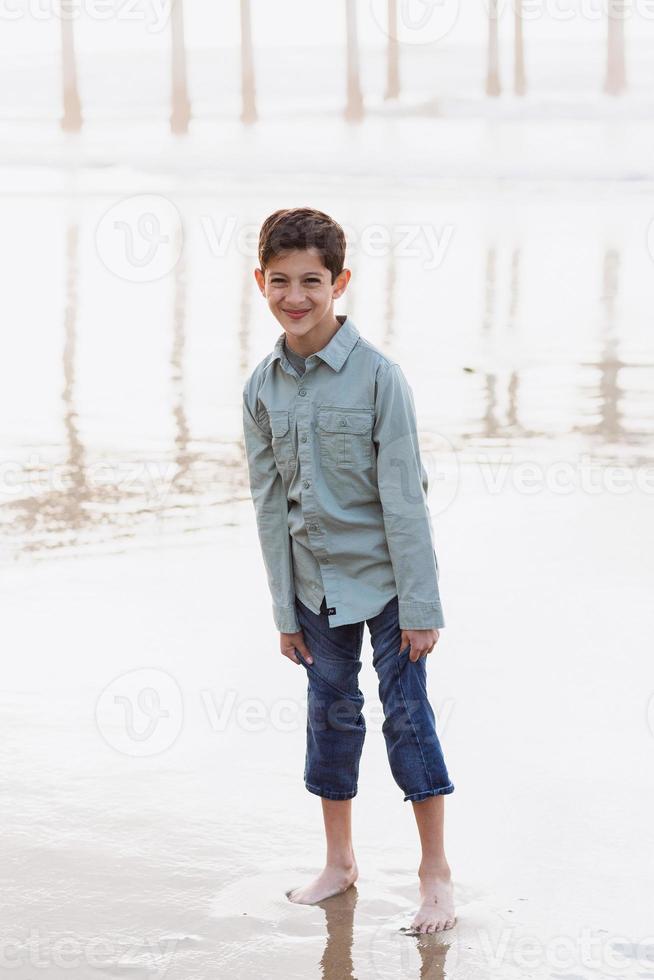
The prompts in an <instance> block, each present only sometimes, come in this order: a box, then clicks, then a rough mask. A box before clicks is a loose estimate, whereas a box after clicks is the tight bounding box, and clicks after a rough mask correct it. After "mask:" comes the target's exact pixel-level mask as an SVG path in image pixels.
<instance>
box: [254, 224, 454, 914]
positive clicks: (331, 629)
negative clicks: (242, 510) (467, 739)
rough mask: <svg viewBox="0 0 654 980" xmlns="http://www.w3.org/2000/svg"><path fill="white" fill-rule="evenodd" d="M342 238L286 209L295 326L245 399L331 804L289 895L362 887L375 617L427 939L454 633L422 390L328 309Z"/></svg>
mask: <svg viewBox="0 0 654 980" xmlns="http://www.w3.org/2000/svg"><path fill="white" fill-rule="evenodd" d="M345 245H346V243H345V235H344V233H343V229H342V228H341V227H340V225H338V224H337V223H336V222H335V221H334V220H333V219H332V218H330V217H329V215H327V214H325V213H324V212H322V211H317V210H315V209H313V208H290V209H283V210H279V211H275V212H274V213H273V214H271V215H270V216H269V217H268V218H266V220H265V221H264V223H263V225H262V227H261V232H260V237H259V265H260V268H258V269H255V273H254V274H255V278H256V281H257V284H258V286H259V289H260V291H261V293H262V295H263V296H264V298H265V299H266V300H267V302H268V306H269V307H270V310H271V312H272V314H273V316H274V317H275V318H276V319H277V320H278V321H279V323H280V324H281V326H282V327H283V330H284V332H283V333H282V334H281V335H280V336H279V337H278V339H277V342H276V344H275V348H274V351H273V352H272V353H271V354H269V355H267V356H266V357H265V358H264V359H263V361H261V362H260V363H259V364H258V365H257V367H256V368H255V369H254V371H253V372H252V374H251V375H250V377H249V378H248V379H247V381H246V383H245V386H244V388H243V431H244V437H245V447H246V452H247V459H248V471H249V480H250V488H251V492H252V499H253V503H254V507H255V513H256V520H257V528H258V532H259V539H260V543H261V549H262V554H263V559H264V564H265V568H266V574H267V578H268V584H269V588H270V592H271V595H272V600H273V607H272V609H273V618H274V620H275V625H276V627H277V629H278V630H279V633H280V650H281V653H282V654H283V655H284V656H285V657H287V658H288V659H289V660H291V661H292V662H293V663H295V664H298V665H302V666H303V667H304V668H305V670H306V673H307V708H308V712H307V751H306V761H305V771H304V781H305V786H306V788H307V790H308V791H309V792H311V793H315V794H317V795H318V796H320V797H321V801H322V810H323V820H324V826H325V836H326V844H327V857H326V864H325V868H324V869H323V871H322V872H321V874H320V875H319V876H318V877H317V878H316V879H314V880H313V881H311V882H309V883H308V884H307V885H305V886H303V887H301V888H295V889H291V890H289V891H288V892H286V895H287V897H288V898H289V899H290V900H291V901H293V902H299V903H304V904H314V903H316V902H320V901H322V900H323V899H325V898H327V897H329V896H330V895H335V894H338V893H339V892H342V891H345V890H346V889H347V888H348V887H349V886H350V885H351V884H353V883H354V881H355V880H356V879H357V876H358V869H357V864H356V860H355V857H354V851H353V847H352V838H351V805H352V797H354V796H355V795H356V792H357V779H358V770H359V759H360V755H361V749H362V746H363V740H364V736H365V721H364V718H363V714H362V706H363V695H362V694H361V691H360V690H359V687H358V683H357V677H358V673H359V670H360V668H361V660H360V654H361V645H362V640H363V629H364V625H365V624H366V623H367V625H368V629H369V632H370V638H371V644H372V648H373V665H374V667H375V670H376V671H377V674H378V678H379V696H380V699H381V702H382V705H383V709H384V718H385V720H384V724H383V727H382V731H383V734H384V738H385V741H386V748H387V753H388V759H389V762H390V766H391V771H392V774H393V777H394V779H395V781H396V782H397V784H398V785H399V786H400V788H401V789H402V790H403V792H404V793H405V796H404V799H405V801H406V800H411V802H412V805H413V810H414V814H415V818H416V822H417V825H418V831H419V835H420V842H421V846H422V857H421V862H420V867H419V870H418V877H419V888H420V896H421V905H420V908H419V910H418V912H417V914H416V916H415V918H414V920H413V922H412V924H411V928H412V930H414V931H417V932H436V931H439V930H442V929H449V928H451V927H452V926H453V925H454V923H455V921H456V918H455V912H454V902H453V895H452V881H451V874H450V868H449V865H448V863H447V859H446V857H445V851H444V848H443V811H444V799H443V797H444V796H445V795H446V794H448V793H451V792H452V791H453V790H454V786H453V784H452V783H451V782H450V778H449V776H448V773H447V769H446V766H445V762H444V759H443V754H442V751H441V746H440V743H439V740H438V736H437V734H436V729H435V720H434V713H433V711H432V708H431V706H430V704H429V700H428V696H427V688H426V660H425V657H426V655H427V654H429V653H431V651H432V650H433V649H434V647H435V645H436V643H437V642H438V638H439V630H440V629H441V628H442V627H443V626H444V621H443V614H442V609H441V603H440V596H439V590H438V562H437V560H436V553H435V551H434V542H433V534H432V527H431V517H430V513H429V509H428V505H427V474H426V471H425V469H424V466H423V464H422V461H421V458H420V451H419V446H418V438H417V432H416V419H415V408H414V402H413V394H412V391H411V388H410V387H409V385H408V383H407V381H406V379H405V377H404V375H403V373H402V370H401V368H400V366H399V365H398V364H397V363H396V362H394V361H392V360H391V359H390V358H388V357H387V356H386V355H385V354H384V353H383V352H382V351H380V350H378V349H377V348H376V347H375V346H374V345H373V344H371V343H369V342H368V341H367V340H365V339H364V338H363V337H362V336H361V335H360V333H359V331H358V330H357V328H356V326H355V325H354V323H352V321H351V320H350V318H349V317H347V316H338V317H337V316H335V315H334V301H335V300H336V299H338V298H339V297H340V296H342V295H343V293H344V292H345V289H346V287H347V284H348V282H349V280H350V276H351V272H350V270H349V269H346V268H344V261H345Z"/></svg>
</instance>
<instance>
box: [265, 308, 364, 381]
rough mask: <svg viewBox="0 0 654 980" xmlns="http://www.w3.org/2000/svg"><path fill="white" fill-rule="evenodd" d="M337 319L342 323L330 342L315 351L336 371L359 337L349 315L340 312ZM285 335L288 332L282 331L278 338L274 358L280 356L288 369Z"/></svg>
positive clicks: (316, 354)
mask: <svg viewBox="0 0 654 980" xmlns="http://www.w3.org/2000/svg"><path fill="white" fill-rule="evenodd" d="M336 319H337V320H338V321H339V322H340V324H341V326H340V328H339V329H338V330H337V331H336V333H335V334H334V336H333V337H332V339H331V340H330V341H329V343H328V344H327V345H326V346H325V347H323V348H322V350H317V351H316V352H315V356H316V357H320V358H321V359H322V360H323V361H324V362H325V364H328V365H329V366H330V368H333V370H334V371H340V370H341V368H342V367H343V365H344V364H345V362H346V360H347V359H348V357H349V355H350V352H351V350H352V349H353V347H354V345H355V344H356V342H357V340H358V339H359V331H358V330H357V328H356V327H355V325H354V323H353V322H352V320H351V319H350V318H349V316H344V315H343V314H339V315H338V316H337V317H336ZM285 337H286V332H285V331H284V333H281V334H280V335H279V337H278V338H277V340H276V342H275V349H274V351H273V356H272V360H273V361H274V360H276V359H277V358H279V360H280V361H281V363H282V364H283V365H284V366H285V367H286V369H287V370H288V368H289V367H290V365H289V362H288V358H287V357H286V353H285V350H284V338H285Z"/></svg>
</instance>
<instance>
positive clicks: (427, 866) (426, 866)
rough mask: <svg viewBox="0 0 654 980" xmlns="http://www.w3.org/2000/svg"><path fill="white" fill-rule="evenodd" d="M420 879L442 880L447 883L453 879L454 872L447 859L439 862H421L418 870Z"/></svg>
mask: <svg viewBox="0 0 654 980" xmlns="http://www.w3.org/2000/svg"><path fill="white" fill-rule="evenodd" d="M418 877H419V878H442V879H443V880H445V881H449V880H450V878H451V877H452V871H451V869H450V866H449V864H448V863H447V860H446V859H445V858H441V859H440V860H438V861H424V860H423V861H421V862H420V867H419V868H418Z"/></svg>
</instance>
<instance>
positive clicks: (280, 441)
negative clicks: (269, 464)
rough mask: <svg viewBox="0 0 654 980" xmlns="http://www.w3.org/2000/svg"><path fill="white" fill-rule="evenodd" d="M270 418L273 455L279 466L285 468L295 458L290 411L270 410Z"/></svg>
mask: <svg viewBox="0 0 654 980" xmlns="http://www.w3.org/2000/svg"><path fill="white" fill-rule="evenodd" d="M269 418H270V431H271V435H272V440H271V442H272V451H273V456H274V457H275V460H276V461H277V464H278V466H279V467H280V468H281V469H285V468H286V467H287V466H288V464H289V463H292V462H293V459H294V454H293V440H292V438H291V428H290V424H289V417H288V412H287V411H279V412H277V411H276V412H270V413H269Z"/></svg>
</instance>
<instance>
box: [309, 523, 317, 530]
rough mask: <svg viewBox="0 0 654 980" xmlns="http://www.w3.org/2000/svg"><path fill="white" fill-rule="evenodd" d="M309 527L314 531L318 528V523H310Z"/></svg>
mask: <svg viewBox="0 0 654 980" xmlns="http://www.w3.org/2000/svg"><path fill="white" fill-rule="evenodd" d="M309 527H310V528H311V530H312V531H317V530H318V525H317V524H310V525H309Z"/></svg>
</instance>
